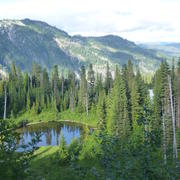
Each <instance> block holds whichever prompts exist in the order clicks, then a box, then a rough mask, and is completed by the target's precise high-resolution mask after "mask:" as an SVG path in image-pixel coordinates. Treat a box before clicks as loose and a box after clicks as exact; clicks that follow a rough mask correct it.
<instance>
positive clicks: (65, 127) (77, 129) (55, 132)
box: [17, 122, 92, 147]
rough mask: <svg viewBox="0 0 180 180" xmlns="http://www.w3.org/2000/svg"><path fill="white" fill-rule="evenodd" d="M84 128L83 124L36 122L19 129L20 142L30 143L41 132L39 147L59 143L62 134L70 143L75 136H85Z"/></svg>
mask: <svg viewBox="0 0 180 180" xmlns="http://www.w3.org/2000/svg"><path fill="white" fill-rule="evenodd" d="M84 129H85V128H83V126H80V125H77V124H73V123H59V122H48V123H39V124H34V125H30V126H27V127H23V128H20V129H18V130H17V132H18V133H20V140H19V142H18V144H19V145H24V144H28V143H29V142H31V140H32V138H33V136H35V135H36V134H41V142H39V143H38V144H37V146H39V147H40V146H56V145H59V140H60V136H61V135H62V134H63V135H64V137H65V140H66V143H67V144H69V143H70V142H71V140H72V139H73V138H79V137H80V136H82V137H83V136H84V135H85V133H87V132H85V130H84ZM91 131H92V130H91Z"/></svg>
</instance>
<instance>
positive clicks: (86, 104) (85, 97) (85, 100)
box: [85, 93, 88, 115]
mask: <svg viewBox="0 0 180 180" xmlns="http://www.w3.org/2000/svg"><path fill="white" fill-rule="evenodd" d="M85 98H86V99H85V101H86V114H87V115H88V95H87V93H86V97H85Z"/></svg>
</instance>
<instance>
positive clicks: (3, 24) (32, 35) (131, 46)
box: [0, 19, 166, 73]
mask: <svg viewBox="0 0 180 180" xmlns="http://www.w3.org/2000/svg"><path fill="white" fill-rule="evenodd" d="M164 57H166V55H163V54H162V53H161V54H159V53H158V52H157V51H155V50H148V49H145V48H142V47H140V46H138V45H136V44H135V43H133V42H131V41H128V40H126V39H123V38H121V37H119V36H114V35H107V36H102V37H82V36H70V35H68V34H67V33H66V32H64V31H62V30H59V29H57V28H56V27H53V26H50V25H48V24H47V23H45V22H41V21H33V20H30V19H24V20H1V21H0V64H2V65H3V66H7V67H9V65H10V62H11V61H14V62H15V64H16V65H17V66H18V67H19V68H20V69H22V70H23V71H25V70H27V71H30V70H31V68H32V64H33V62H36V63H38V64H41V65H42V66H43V67H46V68H47V69H48V70H49V69H51V68H52V67H53V65H54V64H57V65H60V66H59V67H60V68H61V69H62V68H64V69H65V70H70V69H71V70H74V71H78V72H79V71H80V67H81V65H85V66H87V65H88V64H90V63H92V64H93V65H94V69H95V71H96V70H97V69H98V70H99V71H102V72H103V71H104V70H103V69H104V67H105V64H106V62H107V61H108V62H109V64H110V68H114V69H115V64H119V65H123V64H127V62H128V60H129V59H130V60H131V61H132V63H133V64H134V65H135V66H136V65H138V66H139V67H140V70H141V71H142V72H150V73H151V72H152V71H154V70H155V68H157V67H158V66H159V65H160V62H161V60H162V58H164Z"/></svg>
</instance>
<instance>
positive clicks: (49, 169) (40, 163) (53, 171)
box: [27, 146, 76, 180]
mask: <svg viewBox="0 0 180 180" xmlns="http://www.w3.org/2000/svg"><path fill="white" fill-rule="evenodd" d="M58 148H59V147H58V146H46V147H40V148H39V149H38V150H37V151H36V152H35V158H34V159H33V160H32V161H31V163H30V174H32V176H31V177H30V176H29V177H28V178H27V179H37V180H38V179H46V180H51V179H52V180H53V179H67V180H72V179H73V180H76V178H75V177H74V176H73V173H72V171H71V168H70V167H69V166H68V165H67V166H60V164H59V162H58Z"/></svg>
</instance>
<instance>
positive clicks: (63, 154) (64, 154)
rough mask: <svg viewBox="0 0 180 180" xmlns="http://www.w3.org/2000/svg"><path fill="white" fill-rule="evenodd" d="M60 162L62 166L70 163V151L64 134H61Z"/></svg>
mask: <svg viewBox="0 0 180 180" xmlns="http://www.w3.org/2000/svg"><path fill="white" fill-rule="evenodd" d="M59 161H60V163H61V164H66V163H68V149H67V145H66V141H65V138H64V135H63V134H61V138H60V144H59Z"/></svg>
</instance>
